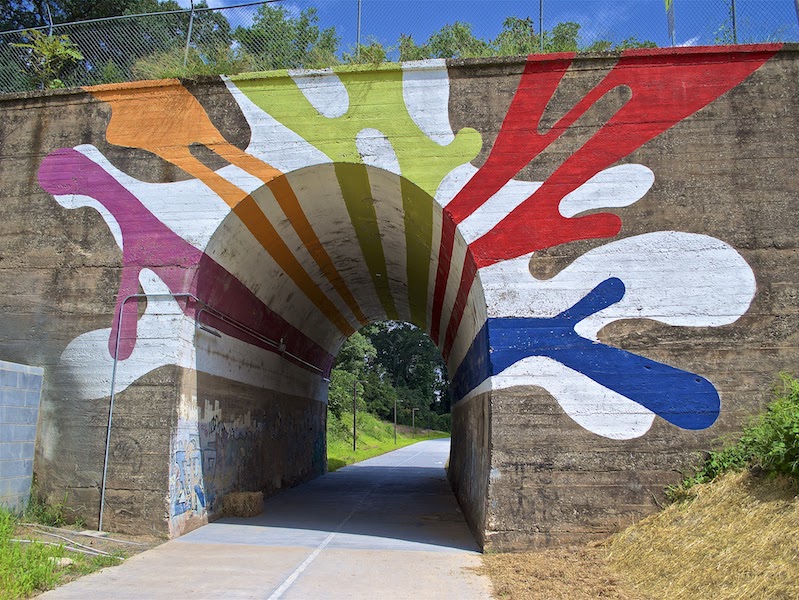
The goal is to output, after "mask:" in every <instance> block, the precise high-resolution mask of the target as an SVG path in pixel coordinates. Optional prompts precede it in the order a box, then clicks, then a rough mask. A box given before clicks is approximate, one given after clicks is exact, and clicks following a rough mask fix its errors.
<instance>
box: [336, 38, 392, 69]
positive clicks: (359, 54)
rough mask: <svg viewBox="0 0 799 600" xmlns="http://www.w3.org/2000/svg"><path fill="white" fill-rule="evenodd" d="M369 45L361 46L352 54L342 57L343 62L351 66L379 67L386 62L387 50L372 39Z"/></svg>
mask: <svg viewBox="0 0 799 600" xmlns="http://www.w3.org/2000/svg"><path fill="white" fill-rule="evenodd" d="M367 41H368V44H360V45H359V46H356V47H355V48H354V49H353V50H352V51H351V52H344V53H343V54H342V55H341V58H342V60H343V62H345V63H349V64H362V65H369V64H372V65H379V64H380V63H382V62H385V61H386V55H387V50H386V48H385V47H384V46H383V44H381V43H380V42H379V41H377V40H376V39H374V38H370V39H369V40H367Z"/></svg>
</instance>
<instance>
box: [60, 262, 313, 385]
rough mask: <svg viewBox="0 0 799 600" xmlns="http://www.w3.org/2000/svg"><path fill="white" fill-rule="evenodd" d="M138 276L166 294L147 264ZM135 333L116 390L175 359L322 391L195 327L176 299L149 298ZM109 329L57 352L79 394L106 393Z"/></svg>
mask: <svg viewBox="0 0 799 600" xmlns="http://www.w3.org/2000/svg"><path fill="white" fill-rule="evenodd" d="M139 282H140V283H141V286H142V289H143V290H144V292H145V293H147V294H169V288H168V287H167V286H166V284H165V283H164V282H163V281H162V280H161V279H160V278H159V277H158V275H156V274H155V273H154V272H152V271H150V270H149V269H143V270H142V271H141V273H140V275H139ZM137 334H138V335H137V340H136V346H135V347H134V349H133V353H132V354H131V356H130V357H129V358H127V359H126V360H120V361H118V362H117V370H116V381H115V382H114V392H115V393H119V392H122V391H123V390H125V389H126V388H127V387H128V386H129V385H131V384H132V383H133V382H135V381H136V380H137V379H139V378H141V377H143V376H144V375H146V374H147V373H150V372H151V371H154V370H156V369H158V368H159V367H164V366H168V365H175V366H178V367H184V368H187V369H195V370H197V371H200V372H204V373H209V374H211V375H218V376H220V377H226V378H228V379H231V380H233V381H239V382H242V383H247V384H250V385H255V386H258V387H264V388H268V389H274V390H277V391H281V392H284V393H288V394H295V395H304V396H305V397H308V398H315V399H317V400H323V399H324V397H325V396H324V394H323V387H324V385H323V382H322V380H321V377H319V376H316V375H313V374H309V373H308V372H307V371H305V370H304V369H301V368H300V367H297V366H296V365H293V364H290V363H288V362H286V361H284V360H283V359H282V358H281V357H280V356H279V355H278V354H275V353H274V352H268V351H266V350H263V349H261V348H258V347H257V346H253V345H251V344H248V343H246V342H243V341H241V340H239V339H236V338H234V337H231V336H228V335H226V334H225V333H221V332H220V336H221V337H219V338H217V337H216V336H214V335H211V334H210V333H207V332H205V331H202V330H199V329H198V328H197V327H196V326H195V321H194V319H193V318H190V317H187V316H186V315H185V314H184V313H183V311H182V310H181V308H180V306H179V305H178V303H177V301H175V300H162V299H158V300H155V299H153V300H150V301H148V302H147V308H146V310H145V312H144V315H143V316H142V317H141V318H140V319H139V321H138V326H137ZM110 335H111V329H110V328H108V329H97V330H94V331H89V332H87V333H84V334H81V335H79V336H78V337H76V338H75V339H74V340H72V341H71V342H70V343H69V344H68V345H67V347H66V349H65V350H64V352H63V353H62V354H61V357H60V361H59V365H60V367H62V368H64V369H66V370H67V371H68V372H69V374H70V377H71V378H72V380H74V382H75V384H76V385H75V388H74V389H75V390H77V391H78V392H79V393H80V398H82V399H92V398H103V397H107V396H109V394H110V393H111V373H112V370H113V367H114V361H113V358H112V357H111V354H110V353H109V351H108V339H109V336H110Z"/></svg>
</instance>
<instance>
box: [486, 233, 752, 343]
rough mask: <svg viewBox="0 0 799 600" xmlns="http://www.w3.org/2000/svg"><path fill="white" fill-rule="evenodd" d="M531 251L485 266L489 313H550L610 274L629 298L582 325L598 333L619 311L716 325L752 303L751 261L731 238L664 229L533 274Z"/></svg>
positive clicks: (583, 330)
mask: <svg viewBox="0 0 799 600" xmlns="http://www.w3.org/2000/svg"><path fill="white" fill-rule="evenodd" d="M531 256H532V255H526V256H523V257H520V258H518V259H514V260H510V261H505V262H502V263H498V264H495V265H491V266H489V267H486V268H484V269H481V270H480V278H481V280H482V283H483V287H484V289H485V294H486V302H487V304H488V311H489V316H490V317H553V316H555V315H557V314H558V313H561V312H563V311H564V310H566V309H567V308H570V307H571V306H573V305H574V304H575V303H577V302H578V301H579V300H580V299H582V298H583V297H584V296H585V295H586V294H587V293H588V292H590V291H591V290H592V289H593V288H594V287H596V286H597V285H599V284H600V283H601V282H603V281H604V280H606V279H608V278H610V277H618V278H619V279H621V280H622V281H623V282H624V286H625V289H626V291H625V294H624V298H623V299H622V300H621V301H620V302H617V303H616V304H614V305H612V306H609V307H608V308H606V309H604V310H602V311H600V312H598V313H596V314H594V315H592V316H590V317H588V318H586V319H585V320H583V321H582V322H581V323H580V324H579V325H578V328H577V329H578V331H577V332H578V333H579V334H580V335H582V336H584V337H587V338H589V339H594V340H595V339H596V335H597V333H598V332H599V330H600V329H601V328H602V327H604V326H605V325H607V324H608V323H611V322H613V321H617V320H619V319H653V320H656V321H660V322H662V323H666V324H668V325H676V326H693V327H718V326H720V325H726V324H729V323H733V322H735V321H736V320H738V319H739V318H740V317H741V316H742V315H743V314H744V313H746V311H747V310H748V309H749V305H750V304H751V302H752V299H753V298H754V295H755V290H756V282H755V277H754V274H753V273H752V269H751V268H750V267H749V265H748V264H747V263H746V261H745V260H744V259H743V257H742V256H741V255H740V254H738V252H737V251H736V250H735V249H734V248H733V247H732V246H729V245H728V244H725V243H724V242H722V241H721V240H717V239H716V238H713V237H710V236H706V235H700V234H696V233H680V232H675V231H659V232H653V233H646V234H643V235H639V236H634V237H630V238H626V239H622V240H618V241H615V242H611V243H609V244H605V245H604V246H600V247H599V248H595V249H593V250H590V251H589V252H586V253H585V254H583V255H582V256H580V257H579V258H577V259H576V260H575V261H574V262H573V263H572V264H570V265H569V266H568V267H566V268H565V269H563V271H561V272H560V273H558V274H557V275H556V276H555V277H552V278H551V279H548V280H540V279H535V278H534V277H533V276H532V275H531V274H530V270H529V261H530V257H531Z"/></svg>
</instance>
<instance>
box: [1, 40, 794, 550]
mask: <svg viewBox="0 0 799 600" xmlns="http://www.w3.org/2000/svg"><path fill="white" fill-rule="evenodd" d="M796 56H799V54H797V53H796V52H795V51H794V50H792V49H790V48H787V49H784V48H780V46H779V45H759V46H736V47H726V48H725V47H720V48H680V49H654V50H628V51H624V52H622V53H621V54H620V55H613V56H610V55H608V56H602V57H596V56H591V57H587V56H575V55H573V54H554V55H547V56H530V57H520V58H516V59H503V60H491V61H488V60H485V61H480V60H476V61H474V62H470V61H466V62H463V61H444V60H428V61H421V62H409V63H403V64H394V65H380V66H340V67H334V68H331V69H324V70H318V71H281V72H274V73H256V74H244V75H237V76H229V77H214V78H208V79H206V80H203V81H199V82H197V81H179V80H164V81H153V82H136V83H126V84H119V85H117V84H114V85H106V86H98V87H90V88H86V89H83V90H77V91H70V92H57V93H53V94H51V95H46V96H42V97H41V98H39V97H31V98H22V99H16V100H13V101H11V100H9V101H7V102H6V103H5V104H2V103H0V112H1V113H2V115H5V118H4V119H5V120H0V128H2V131H0V134H2V135H4V136H6V137H3V138H1V139H3V140H4V142H3V144H4V148H9V150H8V151H7V152H6V153H5V154H4V155H3V161H2V162H0V169H5V170H3V171H2V172H1V173H0V174H2V175H3V177H5V180H2V179H0V181H8V182H9V183H3V184H2V185H3V186H4V187H3V189H4V190H7V192H8V198H9V200H8V202H7V205H8V208H6V209H5V210H6V212H5V213H4V214H7V215H11V217H9V218H17V215H22V216H19V217H18V218H19V219H26V221H25V222H26V223H29V222H30V223H37V224H38V223H42V224H44V225H43V226H42V233H41V234H39V233H38V232H37V231H29V230H30V229H31V227H30V226H28V225H26V227H27V228H28V229H27V230H26V231H24V232H22V233H19V235H18V236H17V237H15V238H11V237H8V236H5V234H4V235H3V236H0V261H3V262H0V275H3V274H4V273H6V272H9V269H12V268H14V267H9V265H12V264H17V262H19V261H22V262H25V261H27V262H26V263H25V264H30V265H31V266H30V268H29V270H28V271H26V274H25V275H24V277H23V278H22V280H24V281H27V282H30V286H29V287H30V288H31V291H30V293H27V292H25V291H18V290H12V293H8V294H6V297H7V298H10V300H8V302H6V304H4V306H6V305H8V306H9V307H10V308H9V309H8V311H7V312H8V314H10V315H12V322H13V323H12V324H13V328H11V329H12V331H11V333H9V334H6V332H5V330H0V342H3V340H10V342H8V343H7V344H6V345H5V347H6V348H10V349H11V351H13V352H17V354H14V355H13V356H9V358H13V359H15V360H16V361H18V362H24V363H26V364H34V362H36V361H35V360H34V359H37V357H36V356H33V354H31V356H28V355H26V354H25V352H27V348H29V347H32V346H35V345H32V344H26V343H25V342H26V340H27V338H26V337H25V336H28V335H29V333H28V332H33V333H32V334H30V335H40V334H41V335H40V337H41V338H42V339H44V340H46V341H45V342H44V343H43V344H42V347H43V348H44V349H45V354H46V360H45V362H46V364H45V365H44V366H45V367H46V370H47V369H50V371H49V372H50V373H53V374H54V375H53V377H56V378H58V384H53V385H52V386H51V387H50V388H47V387H46V389H45V394H44V396H43V404H42V407H43V409H42V410H43V413H42V414H43V418H42V431H44V432H45V433H46V435H44V436H43V437H42V441H40V442H39V445H40V448H39V450H38V452H39V454H38V455H37V456H40V457H41V459H40V465H43V467H42V469H41V470H42V472H43V473H44V475H43V478H42V481H44V482H45V485H49V484H48V483H47V482H53V483H52V488H53V490H56V491H59V492H60V491H61V490H73V489H74V490H78V492H76V493H81V494H85V498H84V497H81V501H85V502H86V503H87V504H90V503H92V502H94V497H93V496H91V494H90V493H89V491H87V490H91V491H92V492H93V491H94V490H95V489H96V488H97V487H98V486H99V484H98V478H99V476H98V475H97V472H98V469H99V467H98V465H97V464H95V463H98V464H99V463H100V461H99V459H97V456H99V455H100V454H102V452H101V447H102V443H103V442H104V439H103V440H101V439H100V434H98V433H97V431H99V430H100V427H96V426H94V429H91V431H90V427H89V426H88V425H86V423H85V416H86V415H88V414H91V415H93V418H94V419H95V421H96V419H97V417H96V415H98V414H101V413H102V414H104V413H105V411H106V410H107V406H108V400H107V399H108V396H109V394H110V392H111V389H112V386H113V392H114V393H115V394H118V395H119V396H120V399H121V400H120V402H119V410H120V411H122V417H121V418H120V421H119V423H117V422H116V421H115V423H114V428H116V427H120V428H121V429H125V428H126V427H127V428H128V430H126V431H124V432H123V433H124V436H125V439H133V440H141V444H140V445H141V447H142V451H141V457H142V459H141V462H142V466H141V467H140V468H136V469H134V468H132V467H131V468H128V469H127V471H125V470H124V469H122V468H120V469H118V470H117V471H116V474H115V471H114V465H113V464H112V465H111V469H110V477H109V480H110V482H111V485H112V487H111V488H110V489H112V490H114V493H113V494H110V495H109V498H110V501H111V502H112V503H113V502H117V503H118V507H112V509H110V510H108V511H107V512H108V515H109V518H112V519H113V518H117V517H118V516H119V515H125V514H128V513H129V512H131V511H134V510H138V509H137V508H131V507H132V503H133V502H134V500H130V498H128V497H127V496H126V495H125V494H126V491H127V490H129V489H143V490H147V491H148V493H149V494H151V496H152V497H157V500H152V501H151V500H148V502H151V504H155V503H156V502H163V499H164V497H165V496H166V498H167V505H168V507H167V508H168V510H167V511H166V512H167V515H168V518H167V519H166V521H165V524H166V526H167V527H168V528H169V531H170V532H171V533H172V534H173V535H178V534H180V533H181V532H183V531H186V530H187V529H188V528H191V527H193V526H194V524H196V523H198V522H204V521H205V520H207V519H208V518H213V516H214V513H215V512H216V510H217V506H218V505H219V501H220V498H221V497H222V495H224V494H225V493H227V492H229V491H254V490H263V491H265V493H267V494H269V493H274V492H276V491H277V490H279V489H282V488H283V487H286V486H290V485H295V484H297V483H299V482H300V481H304V480H305V479H308V478H310V477H313V476H316V475H319V474H320V473H321V472H323V471H324V465H325V459H324V447H325V434H324V418H325V417H324V415H325V401H326V395H327V385H328V381H327V377H328V375H329V373H330V370H331V368H332V364H333V360H334V357H335V355H336V353H337V352H338V350H339V348H340V347H341V345H342V343H343V342H344V340H345V339H346V338H347V336H349V335H351V334H352V333H353V332H354V331H356V330H358V329H359V328H360V327H362V326H363V325H365V324H367V323H372V322H375V321H381V320H385V319H396V320H402V321H407V322H411V323H414V324H416V325H418V326H419V327H420V328H422V329H424V330H425V331H426V332H427V333H428V334H429V336H430V338H431V339H432V340H433V341H434V342H435V343H436V344H437V346H438V348H439V349H440V351H441V354H442V356H443V357H444V359H445V361H446V363H447V367H448V371H449V376H450V379H451V389H452V390H453V395H454V397H455V399H456V403H455V405H454V410H453V437H452V444H453V446H452V447H453V453H452V460H451V462H450V467H451V469H450V472H449V473H450V474H449V476H450V479H451V480H452V481H453V486H454V488H455V489H456V490H458V491H457V493H458V494H459V500H460V501H461V505H462V506H463V507H465V508H464V513H465V514H466V515H467V517H468V518H469V519H470V520H471V522H472V525H473V526H474V529H475V531H481V530H482V531H489V530H490V529H491V527H494V526H496V527H497V528H502V527H506V526H507V529H508V530H509V531H510V532H511V533H509V534H508V537H507V539H508V540H510V542H508V543H509V544H511V545H512V544H513V543H515V542H514V540H516V539H517V537H514V536H518V539H521V538H522V537H523V536H525V535H528V534H529V535H533V534H532V533H530V531H534V532H538V531H539V529H536V528H539V525H540V524H541V523H552V522H555V523H561V522H563V523H567V524H568V527H572V526H573V528H572V529H568V528H566V526H565V525H564V530H563V531H562V532H561V531H558V532H555V533H553V535H556V534H557V535H561V534H562V536H563V537H564V539H569V540H570V539H572V538H569V537H568V536H570V535H572V533H573V531H577V530H579V531H580V532H584V531H587V530H591V528H592V527H593V523H594V515H595V514H596V513H595V512H592V511H594V508H589V509H586V510H585V511H583V507H585V506H589V507H595V506H596V505H597V504H600V503H602V502H606V500H605V496H603V495H602V494H606V493H607V494H611V496H612V498H613V500H612V501H611V500H607V502H608V504H613V508H608V509H607V510H606V511H605V512H604V513H602V515H603V516H602V519H605V520H604V521H603V523H611V522H613V523H616V522H619V520H620V519H621V518H622V516H623V514H626V513H623V511H624V510H628V509H629V512H630V513H631V514H632V513H635V514H642V513H644V512H646V510H647V509H648V506H649V505H648V504H647V503H649V504H651V493H650V492H651V490H656V489H659V488H660V487H662V486H663V485H666V484H668V483H669V482H670V480H669V479H668V477H669V476H670V475H671V473H672V471H673V469H675V468H677V467H682V466H684V465H685V461H686V460H687V459H686V458H685V457H687V456H688V455H689V454H690V453H692V452H693V451H695V450H697V449H699V448H700V447H704V446H705V445H706V442H707V440H708V439H711V438H712V437H715V436H717V435H719V434H724V433H728V432H734V429H735V426H736V425H735V423H736V422H737V419H738V418H739V417H740V416H742V415H743V416H745V415H746V414H749V413H750V412H752V411H754V410H755V408H756V406H755V405H757V404H758V402H759V400H760V399H759V398H756V397H755V396H753V395H752V390H753V389H756V388H757V387H762V388H763V389H765V388H766V385H764V383H767V382H766V381H765V380H766V379H767V377H768V376H771V375H773V373H774V372H776V371H778V370H780V369H783V368H785V367H786V365H788V364H792V363H791V361H793V363H795V357H796V351H795V348H796V341H795V331H797V330H799V328H797V327H796V324H795V321H796V319H797V318H798V317H796V311H795V297H796V296H795V289H796V285H795V268H794V267H793V266H792V265H795V258H794V256H795V255H794V254H791V252H793V251H794V250H793V249H794V246H792V245H791V244H794V239H795V226H792V225H791V224H790V222H789V221H790V218H786V215H790V216H793V215H795V214H796V211H795V209H793V208H791V206H792V205H791V202H793V201H794V200H795V197H794V196H795V193H794V189H795V186H793V183H792V179H790V177H789V176H788V175H787V174H788V173H792V172H794V171H795V158H793V157H795V156H796V155H797V150H796V136H795V129H794V125H793V123H794V121H796V119H795V114H794V113H795V110H796V109H794V107H793V106H792V105H791V104H790V103H788V102H786V101H785V98H789V97H793V96H794V95H795V84H794V83H793V82H794V81H797V80H799V79H797V77H796V73H797V72H799V60H797V59H796V58H795V57H796ZM795 65H796V66H795ZM14 102H16V103H17V104H13V103H14ZM18 105H21V106H23V108H24V109H25V110H18V109H17V106H18ZM792 111H793V112H792ZM61 113H63V115H64V118H63V119H62V118H61ZM2 115H0V116H2ZM37 119H38V120H37ZM6 122H7V123H8V125H5V123H6ZM796 122H799V121H796ZM19 132H21V133H19ZM6 140H9V141H8V142H7V141H6ZM31 145H34V146H35V150H34V151H33V152H28V147H29V146H31ZM772 146H773V148H772ZM26 152H27V154H26ZM17 156H19V158H18V159H17V158H15V157H17ZM13 160H16V161H17V162H13V163H12V162H10V161H13ZM791 161H793V162H791ZM7 165H12V166H7ZM0 210H3V208H2V207H0ZM26 211H27V212H26ZM101 219H102V221H101ZM0 222H2V221H1V220H0ZM103 223H104V224H105V225H104V226H103ZM45 225H46V227H45ZM37 226H38V225H37ZM62 230H63V233H62ZM12 233H13V232H12ZM23 233H24V235H23ZM14 235H17V234H16V233H14ZM25 236H27V238H25ZM23 238H24V239H23ZM28 239H33V240H34V242H29V241H27V240H28ZM7 240H9V241H7ZM26 244H27V245H26ZM21 248H22V249H23V250H20V249H21ZM9 257H12V258H9ZM48 261H49V262H48ZM40 265H45V266H46V269H45V267H42V268H41V269H39V266H40ZM37 269H39V270H37ZM47 269H49V270H47ZM44 271H46V273H45V272H44ZM26 285H27V284H26ZM20 315H22V316H20ZM6 329H9V328H6ZM3 335H5V336H6V337H5V338H4V337H3ZM739 348H743V349H744V350H745V352H741V353H739V352H738V350H739ZM31 352H33V351H31ZM45 354H43V356H44V355H45ZM739 354H740V355H739ZM786 357H787V358H786ZM37 360H38V359H37ZM750 365H751V368H750ZM112 377H113V384H112V383H111V379H112ZM54 390H57V391H54ZM62 392H63V393H62ZM125 410H129V411H131V412H130V414H127V413H125V412H124V411H125ZM148 410H149V411H150V413H147V411H148ZM142 411H144V412H145V413H146V414H144V415H143V416H142V418H141V419H140V421H141V425H139V423H138V421H137V418H138V416H139V415H140V413H141V412H142ZM131 414H132V415H135V417H134V418H131V416H130V415H131ZM62 417H63V418H62ZM95 421H92V422H93V423H94V422H95ZM149 429H153V430H157V431H156V432H155V433H153V435H152V436H149V433H150V431H149ZM145 430H146V431H145ZM115 431H116V430H115ZM142 431H145V433H141V432H142ZM703 432H704V433H703ZM113 436H114V432H113V431H112V436H111V437H112V447H116V446H115V445H114V444H115V443H116V442H115V441H114V440H113ZM166 440H169V442H167V441H166ZM137 443H138V442H137ZM292 444H293V445H292ZM167 445H168V448H167ZM162 446H163V447H162ZM137 447H138V446H137ZM98 448H100V450H98ZM63 456H70V457H76V458H74V462H75V464H74V465H73V466H72V467H70V468H69V469H66V470H64V469H60V467H59V466H58V465H59V460H61V459H62V457H63ZM84 457H85V458H84ZM111 458H112V463H113V461H114V460H116V461H118V462H119V463H120V464H121V463H122V462H124V460H125V459H124V456H123V454H122V453H119V455H118V456H117V455H114V454H112V456H111ZM70 460H72V459H70ZM636 461H639V462H640V463H641V464H642V465H643V466H642V467H641V468H640V472H639V469H638V466H637V465H638V463H636ZM167 464H168V466H167ZM631 465H632V466H631ZM675 465H676V466H675ZM73 467H74V468H73ZM62 471H63V472H66V471H69V472H71V473H72V472H74V473H76V475H75V476H74V478H75V481H66V480H62V478H61V472H62ZM583 477H584V479H583ZM125 478H128V479H130V480H131V481H130V482H129V481H127V480H126V479H125ZM631 482H632V483H631ZM136 486H139V488H136ZM558 486H560V487H558ZM570 486H572V487H570ZM636 486H637V487H636ZM81 490H83V491H81ZM575 490H577V491H575ZM585 490H589V491H585ZM116 492H119V493H116ZM591 494H593V495H591ZM89 496H91V497H89ZM589 496H590V497H589ZM87 498H88V499H87ZM76 502H77V501H76ZM148 506H150V505H149V504H148ZM553 507H555V508H553ZM617 507H619V508H617ZM624 507H627V508H624ZM148 510H150V513H153V512H158V519H161V517H162V513H163V511H161V510H160V508H159V510H158V511H153V510H152V509H148ZM517 510H518V512H519V514H521V515H522V516H521V517H518V515H517V514H516V513H515V512H514V511H517ZM126 511H127V512H126ZM492 511H494V512H492ZM503 511H504V512H503ZM557 511H560V512H557ZM581 511H582V512H581ZM614 511H617V512H614ZM556 512H557V514H555V513H556ZM489 513H491V514H489ZM131 514H132V512H131ZM530 515H533V516H530ZM553 515H555V516H553ZM575 515H576V516H575ZM506 517H507V518H506ZM517 517H518V518H517ZM605 517H607V518H605ZM120 518H121V517H120ZM148 518H150V517H148ZM569 519H572V520H569ZM599 520H601V519H599V518H597V522H598V521H599ZM150 522H153V519H152V518H150ZM511 522H512V524H511V525H507V523H511ZM575 523H576V525H575ZM161 526H163V524H161V523H160V521H159V523H158V524H156V525H154V528H155V527H161ZM558 526H560V525H558ZM546 527H547V525H540V530H541V531H544V530H546ZM542 535H549V533H544V534H542ZM575 535H576V534H575ZM481 542H482V540H481Z"/></svg>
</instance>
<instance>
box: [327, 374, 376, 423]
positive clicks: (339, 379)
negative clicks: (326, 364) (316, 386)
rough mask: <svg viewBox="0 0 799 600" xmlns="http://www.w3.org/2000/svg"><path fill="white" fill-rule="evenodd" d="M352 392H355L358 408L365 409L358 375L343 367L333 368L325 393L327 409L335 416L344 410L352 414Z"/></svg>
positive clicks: (362, 390) (361, 385)
mask: <svg viewBox="0 0 799 600" xmlns="http://www.w3.org/2000/svg"><path fill="white" fill-rule="evenodd" d="M353 392H356V396H357V398H356V401H357V405H358V408H359V409H360V410H366V401H365V400H364V389H363V384H362V383H360V381H358V375H357V374H356V373H352V372H350V371H346V370H344V369H333V372H332V373H331V374H330V388H329V391H328V395H327V407H328V410H329V411H330V412H331V413H333V414H334V415H335V416H337V417H339V416H341V414H342V412H344V411H345V410H349V411H350V414H352V401H353Z"/></svg>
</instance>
